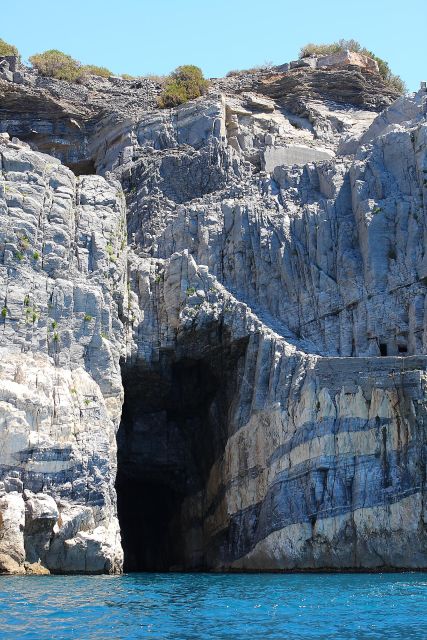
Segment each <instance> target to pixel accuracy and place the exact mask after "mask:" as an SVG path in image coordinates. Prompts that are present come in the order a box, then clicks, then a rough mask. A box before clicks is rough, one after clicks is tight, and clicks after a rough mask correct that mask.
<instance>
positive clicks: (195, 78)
mask: <svg viewBox="0 0 427 640" xmlns="http://www.w3.org/2000/svg"><path fill="white" fill-rule="evenodd" d="M207 87H208V81H207V80H205V78H204V77H203V72H202V70H201V69H200V68H199V67H196V66H194V65H192V64H187V65H184V66H182V67H178V68H177V69H175V71H173V72H172V73H171V74H170V76H168V78H167V80H166V84H165V88H164V89H163V91H162V93H161V94H160V96H159V99H158V104H159V107H161V108H166V107H176V106H177V105H179V104H182V103H183V102H187V100H194V98H198V97H199V96H201V95H203V94H204V93H205V92H206V89H207Z"/></svg>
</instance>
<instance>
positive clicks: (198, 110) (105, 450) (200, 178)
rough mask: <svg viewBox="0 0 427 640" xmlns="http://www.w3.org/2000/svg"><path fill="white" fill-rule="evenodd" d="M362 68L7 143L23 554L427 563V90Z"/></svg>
mask: <svg viewBox="0 0 427 640" xmlns="http://www.w3.org/2000/svg"><path fill="white" fill-rule="evenodd" d="M353 63H354V61H353V62H352V63H350V62H348V63H347V62H346V61H344V62H343V61H342V60H341V61H340V63H339V68H338V67H334V65H333V64H332V65H331V66H329V67H328V65H327V64H326V63H325V64H323V65H322V66H321V67H319V68H315V67H312V66H308V67H307V68H304V67H295V68H294V69H280V68H278V69H276V70H272V71H271V73H270V75H268V73H267V74H266V73H264V74H261V75H257V76H256V77H254V78H253V79H252V80H251V78H250V77H249V76H242V77H240V78H237V79H236V78H233V77H231V78H227V79H223V80H217V81H215V82H213V83H212V85H211V90H210V92H209V94H208V95H207V96H205V97H203V98H200V99H198V100H195V101H192V102H189V103H187V104H185V105H182V106H180V107H178V108H176V109H172V110H163V111H160V110H157V109H156V108H155V95H156V92H155V88H154V89H153V86H152V85H148V84H147V85H144V87H145V89H144V88H143V87H142V86H141V87H139V88H138V87H136V88H134V89H129V90H128V89H126V91H125V90H124V89H123V95H122V96H121V97H120V100H119V98H117V100H119V107H120V108H119V107H117V109H116V110H114V109H113V108H112V106H111V105H113V104H114V100H115V98H114V95H115V93H114V92H113V91H111V90H110V89H111V87H110V85H108V84H105V86H104V85H103V88H102V87H101V85H99V86H98V85H96V86H95V85H94V87H93V88H92V90H93V93H92V94H91V95H92V100H94V99H95V98H96V100H99V101H100V102H102V99H105V101H106V109H105V113H103V114H102V117H98V116H99V114H97V112H96V108H95V107H96V105H95V106H94V105H93V104H92V103H91V105H90V109H89V107H88V109H89V111H90V114H89V115H90V117H91V118H92V117H95V115H94V114H95V112H96V114H97V115H96V118H97V119H96V123H95V121H93V128H92V129H91V130H90V133H89V134H88V137H87V139H85V142H84V145H86V146H84V145H83V146H84V148H83V147H82V149H83V151H82V153H80V151H79V150H78V148H77V147H78V145H77V142H78V136H77V137H76V136H75V137H74V138H73V142H72V145H74V147H73V148H74V149H75V150H76V155H75V156H73V157H74V160H75V161H76V162H79V163H82V162H86V161H89V160H90V162H91V163H92V164H91V166H90V167H89V166H88V165H85V167H83V165H82V164H80V165H79V166H80V170H78V168H77V167H76V166H75V165H73V162H71V160H70V157H71V156H69V157H66V154H65V155H64V154H62V151H58V149H56V150H55V148H54V147H49V145H51V143H52V139H51V138H50V137H49V136H50V135H51V134H50V133H49V131H48V128H47V129H46V131H48V134H46V135H47V137H45V138H43V141H41V138H39V139H38V143H39V145H40V148H37V140H36V139H33V140H31V139H30V138H28V137H26V139H27V140H28V141H29V142H30V144H31V147H32V148H30V147H29V146H28V145H26V144H25V143H22V142H20V141H19V140H17V139H14V140H13V141H12V140H10V139H9V137H8V136H7V135H3V136H2V137H0V171H1V174H0V218H1V220H0V222H1V224H0V263H1V264H0V282H1V288H0V307H1V312H0V313H1V315H0V354H1V358H0V571H2V572H9V573H13V572H15V573H25V572H27V573H43V572H46V571H51V572H91V573H98V572H99V573H101V572H105V573H114V572H120V571H122V570H123V567H124V569H125V570H129V571H133V570H179V569H182V570H198V569H215V570H297V569H307V570H309V569H318V570H327V569H346V568H348V569H360V570H363V569H366V570H370V569H389V568H426V567H427V536H426V526H425V525H426V520H425V518H426V516H425V509H424V502H425V497H426V496H425V492H426V488H425V471H426V470H425V447H426V433H425V429H426V426H425V425H426V407H427V400H426V398H427V396H426V382H427V374H426V368H427V355H426V354H427V334H426V322H425V297H426V293H427V263H426V260H425V255H424V253H425V252H424V245H425V234H426V229H425V227H426V215H427V211H426V202H427V127H426V123H425V116H424V114H423V99H424V94H423V93H422V92H420V93H418V94H413V95H410V96H407V97H403V98H399V99H397V100H395V101H394V99H395V98H396V96H395V95H392V93H390V91H389V90H388V89H387V90H386V89H385V88H384V86H383V85H382V83H381V80H380V79H379V76H378V74H377V73H376V70H375V69H369V68H368V67H365V66H363V65H362V67H361V68H358V69H354V68H353V67H354V66H355V65H354V64H353ZM334 64H335V63H334ZM346 65H347V66H346ZM348 65H350V68H349V67H348ZM356 66H357V65H356ZM300 76H301V78H300ZM298 78H299V79H300V81H299V82H297V80H298ZM322 78H323V79H326V80H327V82H326V80H325V82H324V83H323V84H322V82H321V80H322ZM302 80H303V82H302ZM26 82H27V80H26V81H24V82H23V84H22V85H17V84H16V83H14V82H12V81H8V83H7V87H6V82H3V83H2V84H1V85H0V89H1V90H2V91H3V92H4V93H5V95H8V98H7V103H6V104H7V105H9V107H10V105H13V104H19V105H20V106H19V109H21V107H22V104H23V102H22V100H23V99H24V97H25V95H26V93H31V96H32V102H29V103H28V109H29V112H27V113H26V115H25V118H27V120H25V121H24V119H23V115H22V114H23V111H22V109H21V110H20V111H19V114H20V115H19V117H17V118H16V119H15V124H14V125H13V126H14V127H17V126H18V125H19V127H21V129H22V130H24V129H25V128H26V125H25V122H27V121H29V120H28V119H31V118H33V117H34V114H37V109H38V107H37V105H38V104H39V102H37V100H46V99H47V97H48V98H49V100H52V101H53V102H55V101H56V102H57V103H58V101H59V102H60V103H61V104H60V105H59V106H58V104H57V105H56V107H55V108H57V109H59V108H60V109H62V110H65V111H64V113H65V114H67V113H68V111H67V109H69V115H70V117H71V112H72V109H71V107H67V105H66V104H65V98H67V101H68V102H69V104H70V105H73V104H74V106H73V108H75V109H77V107H78V105H79V100H80V98H79V99H77V98H75V103H73V92H72V90H70V85H67V84H66V83H65V85H66V86H65V88H64V87H62V88H61V86H60V85H56V84H55V82H52V83H51V84H49V83H47V84H46V85H43V86H41V85H40V86H39V85H38V84H37V82H35V81H34V82H33V83H32V84H31V82H30V81H29V80H28V83H29V84H26ZM102 82H103V83H104V82H105V83H108V82H109V81H107V80H106V81H104V80H103V81H102ZM301 82H302V84H301ZM340 83H341V84H340ZM62 84H64V83H62ZM110 84H111V83H110ZM11 87H12V88H11ZM117 87H118V88H117ZM302 87H303V88H304V87H305V89H304V91H302ZM361 87H362V88H363V91H362V88H361ZM12 89H13V96H12V95H11V92H12ZM101 89H102V90H101ZM64 91H65V93H64ZM82 91H83V92H84V91H85V90H84V89H79V90H78V92H82ZM115 91H116V93H118V94H120V91H122V89H121V88H120V83H119V84H118V85H116V88H115ZM133 91H135V92H141V91H145V92H146V98H145V102H144V103H143V104H142V107H141V106H140V107H139V108H136V104H137V95H136V94H135V95H134V93H132V92H133ZM322 91H323V93H322ZM55 92H56V94H55ZM58 92H59V94H58ZM61 92H62V93H61ZM126 92H127V93H126ZM58 95H59V98H58ZM79 95H80V93H79ZM93 95H95V98H93ZM138 95H139V94H138ZM102 96H104V98H102ZM106 96H108V99H107V97H106ZM123 96H124V97H123ZM12 98H13V100H15V103H14V102H13V100H12ZM36 98H37V99H36ZM20 100H21V102H20ZM132 100H134V101H135V105H134V106H135V108H133V107H132V108H131V107H129V109H128V111H127V112H126V104H128V105H132V104H134V103H133V102H132ZM16 101H17V102H16ZM387 105H390V106H388V107H387ZM9 107H8V113H7V118H6V116H5V115H4V113H5V112H3V113H2V112H1V110H0V125H1V129H2V130H3V131H5V132H7V131H8V130H10V133H11V134H14V133H16V131H15V130H12V128H11V127H10V124H8V123H10V122H11V118H10V113H11V107H10V108H9ZM107 107H108V108H107ZM385 107H386V108H385ZM52 108H53V107H52ZM79 108H80V109H81V107H79ZM19 109H18V110H19ZM31 110H32V112H31V113H30V111H31ZM52 113H53V111H52ZM55 113H57V111H55ZM61 113H62V111H61ZM48 116H49V114H47V116H46V117H48ZM49 117H50V116H49ZM80 117H82V118H83V120H84V127H83V125H82V124H81V122H82V121H80V120H78V119H76V118H74V119H75V120H76V122H77V124H78V125H79V126H80V129H79V128H78V127H76V131H79V132H80V133H81V135H83V134H84V135H86V133H85V132H87V127H89V124H88V119H87V118H89V116H88V115H87V114H86V115H85V114H82V113H80ZM85 118H86V119H85ZM73 126H74V125H73ZM91 126H92V125H91ZM85 127H86V129H85ZM82 132H83V133H82ZM80 133H79V135H80ZM61 135H63V136H65V137H66V136H67V135H68V134H67V131H66V130H65V129H64V131H63V132H62V133H61ZM24 137H25V136H24ZM42 142H43V145H45V148H44V149H43V150H46V149H47V150H48V151H49V153H51V154H53V155H55V154H56V155H58V157H59V158H60V160H62V161H63V162H64V163H66V164H67V165H68V166H64V165H63V164H61V162H60V161H59V160H58V159H55V158H54V157H53V156H52V155H44V154H43V153H40V151H41V150H42V149H41V147H42V146H43V145H42ZM46 145H47V146H46ZM76 145H77V146H76ZM89 149H90V153H89V151H88V150H89ZM73 153H74V151H73ZM61 154H62V155H61ZM88 159H89V160H88ZM71 169H74V171H72V170H71ZM95 170H96V171H97V175H78V176H76V175H75V173H80V174H86V173H88V172H92V171H95Z"/></svg>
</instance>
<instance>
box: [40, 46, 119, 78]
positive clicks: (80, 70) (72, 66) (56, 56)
mask: <svg viewBox="0 0 427 640" xmlns="http://www.w3.org/2000/svg"><path fill="white" fill-rule="evenodd" d="M29 60H30V62H31V64H32V65H33V67H35V68H36V69H37V70H38V72H39V73H40V74H41V75H42V76H47V77H49V78H56V79H57V80H67V81H68V82H78V81H80V80H82V78H84V76H85V75H93V76H101V77H102V78H108V77H109V76H112V75H113V74H112V73H111V71H110V70H109V69H107V68H106V67H97V66H96V65H94V64H88V65H82V64H80V62H78V60H74V58H72V57H71V56H69V55H67V54H66V53H63V52H62V51H58V50H57V49H49V51H44V53H36V54H34V55H33V56H30V58H29Z"/></svg>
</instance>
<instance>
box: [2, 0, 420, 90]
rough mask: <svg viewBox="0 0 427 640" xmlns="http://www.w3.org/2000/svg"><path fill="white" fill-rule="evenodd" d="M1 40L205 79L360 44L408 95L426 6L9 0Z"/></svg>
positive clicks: (329, 1) (276, 0) (338, 0)
mask: <svg viewBox="0 0 427 640" xmlns="http://www.w3.org/2000/svg"><path fill="white" fill-rule="evenodd" d="M0 37H1V38H3V39H4V40H7V41H8V42H11V43H12V44H15V45H16V46H17V47H18V49H19V50H20V52H21V54H22V56H23V57H24V59H25V58H28V56H29V55H31V54H32V53H38V52H40V51H45V50H46V49H61V50H62V51H64V52H65V53H69V54H71V55H72V56H73V57H75V58H77V59H78V60H80V61H81V62H83V63H84V64H89V63H91V64H97V65H102V66H106V67H108V68H110V69H111V70H112V71H113V72H114V73H117V74H118V73H129V74H131V75H143V74H146V73H154V74H159V75H163V74H166V73H169V72H170V71H171V70H172V69H174V68H175V67H177V66H178V65H180V64H197V65H198V66H200V67H202V69H203V71H204V73H205V75H206V76H208V77H217V76H222V75H224V74H225V73H227V71H230V70H231V69H245V68H248V67H251V66H255V65H257V64H262V63H264V62H267V61H271V62H273V63H274V64H281V63H283V62H287V61H289V60H293V59H295V58H296V57H298V52H299V49H300V47H301V46H302V45H304V44H306V43H307V42H331V41H334V40H337V39H339V38H355V39H356V40H359V42H361V43H362V44H363V45H364V46H366V47H367V48H368V49H371V50H372V51H374V52H375V53H376V54H377V55H379V56H380V57H382V58H384V59H385V60H387V61H388V62H389V64H390V66H391V69H392V71H393V72H394V73H397V74H399V75H400V76H401V77H402V78H403V79H404V80H405V82H406V83H407V85H408V88H409V89H410V90H412V91H413V90H415V89H418V87H419V82H420V80H425V79H427V0H353V1H350V2H347V1H346V0H299V1H298V0H259V1H255V0H210V1H208V2H207V1H206V0H114V1H113V0H71V1H67V0H20V1H19V0H15V1H14V2H13V1H9V2H8V1H6V0H4V1H3V2H2V7H1V10H0Z"/></svg>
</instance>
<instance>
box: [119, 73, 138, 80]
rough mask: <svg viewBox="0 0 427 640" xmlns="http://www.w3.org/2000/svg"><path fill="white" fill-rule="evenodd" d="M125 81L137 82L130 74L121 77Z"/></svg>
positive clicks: (123, 74)
mask: <svg viewBox="0 0 427 640" xmlns="http://www.w3.org/2000/svg"><path fill="white" fill-rule="evenodd" d="M120 77H121V78H123V80H136V78H135V76H131V75H129V74H128V73H122V75H121V76H120Z"/></svg>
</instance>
